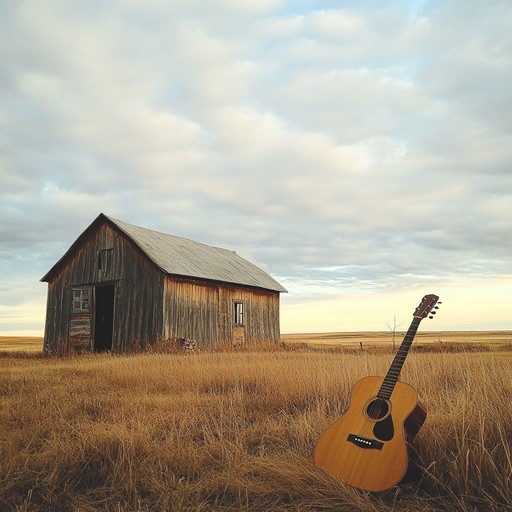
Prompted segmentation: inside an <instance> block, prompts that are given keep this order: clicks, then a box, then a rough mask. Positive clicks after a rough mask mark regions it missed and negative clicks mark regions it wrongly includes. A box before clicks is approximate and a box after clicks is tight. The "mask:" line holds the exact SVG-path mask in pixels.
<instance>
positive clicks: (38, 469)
mask: <svg viewBox="0 0 512 512" xmlns="http://www.w3.org/2000/svg"><path fill="white" fill-rule="evenodd" d="M365 335H366V333H365ZM493 336H496V334H494V335H493ZM308 337H309V338H308V340H307V342H308V343H307V344H308V345H309V343H311V347H312V348H311V347H307V346H305V345H304V343H305V342H306V340H304V339H301V340H299V341H298V342H293V340H292V341H290V340H289V342H288V343H287V344H286V346H285V347H284V348H282V347H281V348H277V347H262V348H261V349H259V350H258V351H250V350H245V351H229V350H225V351H222V352H208V351H201V352H196V353H186V354H185V353H178V354H162V353H160V354H159V353H153V354H138V355H123V356H121V355H117V356H116V355H107V354H102V355H81V356H74V357H65V358H61V357H43V356H42V355H40V354H39V353H37V352H32V353H30V352H21V351H18V352H2V353H1V354H0V400H1V407H0V432H1V434H0V510H2V511H4V510H5V511H18V512H29V511H30V512H43V511H45V512H46V511H76V512H78V511H81V512H93V511H95V512H96V511H105V512H106V511H117V512H121V511H125V512H128V511H141V512H142V511H147V512H149V511H162V512H163V511H171V510H172V511H247V512H248V511H301V512H312V511H319V512H322V511H323V512H331V511H332V512H334V511H337V512H338V511H361V512H363V511H364V512H368V511H374V512H377V511H378V512H381V511H384V512H391V511H397V512H405V511H410V512H419V511H454V510H457V511H463V512H466V511H467V512H469V511H472V512H473V511H492V512H503V511H507V510H512V486H511V478H512V448H511V447H512V407H511V406H510V404H511V403H512V379H511V369H512V350H511V339H510V333H508V338H507V337H506V336H504V337H503V338H502V337H500V339H499V340H497V341H494V342H491V341H489V340H490V337H487V338H486V339H483V338H482V339H478V340H475V339H473V338H472V337H471V336H469V339H463V340H461V341H464V343H460V342H456V341H453V340H452V342H451V343H450V342H448V340H445V339H444V335H443V336H441V339H440V340H438V339H437V333H436V335H435V339H433V340H431V343H430V344H425V346H426V347H428V349H424V350H422V348H421V343H420V344H418V346H417V347H416V349H414V346H413V350H412V352H411V354H410V355H409V357H408V359H407V361H406V364H405V367H404V371H403V374H402V379H403V380H404V381H405V382H408V383H410V384H411V385H413V386H414V387H415V388H416V389H417V390H418V393H419V394H420V397H421V400H422V403H423V404H424V405H425V407H426V409H427V411H428V417H427V421H426V423H425V425H424V426H423V428H422V430H421V431H420V433H419V434H418V436H417V438H416V441H415V446H416V448H417V450H418V452H419V455H420V458H421V460H422V462H423V466H424V474H423V477H422V479H421V480H420V481H418V482H415V483H413V484H407V485H402V486H398V487H396V488H395V489H393V490H391V491H388V492H386V493H383V494H368V493H364V492H361V491H356V490H354V489H351V488H349V487H347V486H345V485H344V484H342V483H341V482H338V481H337V480H335V479H333V478H332V477H330V476H329V475H327V474H325V473H323V472H322V471H320V470H319V469H317V468H316V467H315V466H314V465H313V462H312V456H313V450H314V447H315V444H316V441H317V439H318V438H319V436H320V435H321V433H322V432H323V431H324V430H325V429H326V428H327V426H328V425H329V424H330V423H331V422H333V421H334V420H335V419H337V418H338V417H339V416H340V415H341V414H342V413H343V411H344V410H346V408H347V407H348V399H349V393H350V389H351V387H352V386H353V384H354V383H355V381H357V380H358V379H359V378H361V377H363V376H366V375H382V374H384V373H385V372H386V370H387V368H388V367H389V364H390V363H391V359H392V356H393V354H392V351H391V347H390V342H389V340H390V334H389V333H387V339H388V343H387V344H386V343H382V345H381V346H380V347H377V348H375V347H369V348H368V349H364V350H360V347H359V339H357V340H356V341H355V342H354V346H352V347H351V346H348V345H347V346H342V347H341V348H340V347H336V346H335V347H333V346H332V344H329V345H330V346H328V347H323V346H322V344H321V343H320V345H318V343H316V344H315V343H313V341H312V340H313V338H312V336H311V335H308ZM365 339H368V338H365ZM397 341H398V342H399V341H400V339H398V340H397ZM419 341H421V340H419ZM358 347H359V348H358ZM363 347H364V345H363Z"/></svg>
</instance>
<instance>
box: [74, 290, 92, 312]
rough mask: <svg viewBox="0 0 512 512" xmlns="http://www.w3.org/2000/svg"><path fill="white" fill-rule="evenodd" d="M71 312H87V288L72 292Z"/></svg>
mask: <svg viewBox="0 0 512 512" xmlns="http://www.w3.org/2000/svg"><path fill="white" fill-rule="evenodd" d="M73 311H89V290H88V289H87V288H75V289H74V290H73Z"/></svg>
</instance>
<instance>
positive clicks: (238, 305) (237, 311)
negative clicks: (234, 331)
mask: <svg viewBox="0 0 512 512" xmlns="http://www.w3.org/2000/svg"><path fill="white" fill-rule="evenodd" d="M233 323H234V324H235V325H245V304H244V303H243V302H241V301H237V300H236V301H234V302H233Z"/></svg>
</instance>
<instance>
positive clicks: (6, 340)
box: [0, 336, 43, 352]
mask: <svg viewBox="0 0 512 512" xmlns="http://www.w3.org/2000/svg"><path fill="white" fill-rule="evenodd" d="M42 350H43V338H42V337H32V336H0V351H16V352H19V351H22V352H40V351H42Z"/></svg>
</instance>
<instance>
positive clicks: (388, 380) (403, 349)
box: [377, 317, 421, 400]
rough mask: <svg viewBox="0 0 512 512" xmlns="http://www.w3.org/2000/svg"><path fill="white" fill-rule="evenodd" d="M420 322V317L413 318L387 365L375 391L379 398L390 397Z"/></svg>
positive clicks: (386, 398) (387, 398)
mask: <svg viewBox="0 0 512 512" xmlns="http://www.w3.org/2000/svg"><path fill="white" fill-rule="evenodd" d="M420 322H421V317H414V318H413V320H412V322H411V325H410V327H409V329H408V330H407V333H406V334H405V336H404V339H403V341H402V343H401V344H400V348H399V349H398V352H397V353H396V354H395V358H394V359H393V362H392V363H391V366H390V367H389V370H388V373H386V376H385V377H384V382H383V383H382V385H381V387H380V389H379V392H378V393H377V396H378V397H379V398H382V399H384V400H389V398H390V397H391V393H393V389H395V384H396V382H397V380H398V377H399V376H400V372H401V371H402V366H403V365H404V361H405V358H406V357H407V354H408V353H409V349H410V348H411V345H412V342H413V340H414V336H416V332H417V331H418V327H419V326H420Z"/></svg>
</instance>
